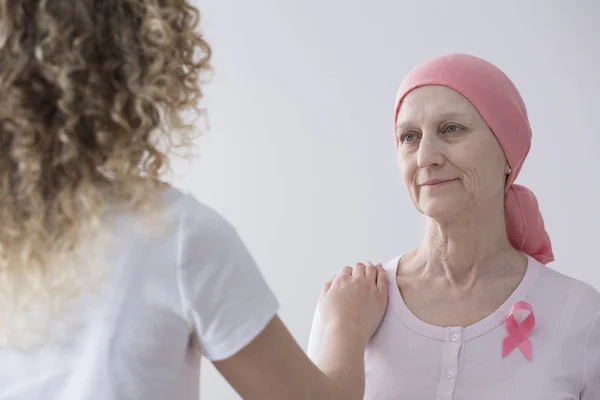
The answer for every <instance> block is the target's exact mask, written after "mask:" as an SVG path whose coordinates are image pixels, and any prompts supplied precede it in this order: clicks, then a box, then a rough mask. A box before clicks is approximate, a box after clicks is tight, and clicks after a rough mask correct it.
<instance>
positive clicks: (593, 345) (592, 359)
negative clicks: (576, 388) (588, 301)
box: [579, 311, 600, 400]
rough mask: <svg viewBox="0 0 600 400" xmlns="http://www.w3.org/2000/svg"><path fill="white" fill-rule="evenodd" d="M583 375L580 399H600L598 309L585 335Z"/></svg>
mask: <svg viewBox="0 0 600 400" xmlns="http://www.w3.org/2000/svg"><path fill="white" fill-rule="evenodd" d="M583 356H584V359H585V361H584V375H583V386H582V389H581V394H580V396H579V399H580V400H597V399H600V311H599V312H598V314H597V315H596V318H595V320H594V323H593V324H592V327H591V329H590V332H589V334H588V336H587V339H586V343H585V350H584V355H583Z"/></svg>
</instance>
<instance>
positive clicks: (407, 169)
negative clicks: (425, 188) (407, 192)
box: [398, 151, 418, 188]
mask: <svg viewBox="0 0 600 400" xmlns="http://www.w3.org/2000/svg"><path fill="white" fill-rule="evenodd" d="M398 166H399V167H400V172H401V173H402V180H403V181H404V183H405V184H406V186H407V187H409V188H410V186H411V185H412V182H413V181H414V176H415V174H416V172H417V169H418V168H417V161H416V159H414V157H411V156H410V155H407V154H403V153H402V152H401V151H398Z"/></svg>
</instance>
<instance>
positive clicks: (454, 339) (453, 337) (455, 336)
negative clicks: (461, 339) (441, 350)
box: [450, 333, 458, 342]
mask: <svg viewBox="0 0 600 400" xmlns="http://www.w3.org/2000/svg"><path fill="white" fill-rule="evenodd" d="M450 340H452V341H453V342H456V341H457V340H458V335H457V334H456V333H453V334H452V336H450Z"/></svg>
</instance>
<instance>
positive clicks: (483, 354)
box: [308, 257, 600, 400]
mask: <svg viewBox="0 0 600 400" xmlns="http://www.w3.org/2000/svg"><path fill="white" fill-rule="evenodd" d="M398 261H399V257H396V258H395V259H393V260H392V261H390V263H389V264H388V265H387V267H386V269H387V271H388V274H389V278H390V280H389V281H390V283H391V284H390V292H389V303H388V309H387V311H386V314H385V317H384V319H383V321H382V323H381V326H380V327H379V329H378V331H377V332H376V334H375V335H374V336H373V338H372V339H371V341H370V343H369V345H368V347H367V351H366V353H365V368H366V391H365V397H364V398H365V399H366V400H384V399H398V400H406V399H424V400H429V399H431V400H433V399H436V400H456V399H460V400H483V399H485V400H538V399H540V400H542V399H543V400H554V399H556V400H571V399H573V400H592V399H594V400H598V399H600V317H599V314H600V293H598V292H597V291H596V290H595V289H594V288H592V287H591V286H589V285H587V284H585V283H583V282H580V281H578V280H575V279H572V278H569V277H567V276H564V275H562V274H559V273H558V272H555V271H553V270H551V269H550V268H547V267H546V266H544V265H542V264H540V263H539V262H538V261H536V260H535V259H533V258H531V257H528V267H527V271H526V273H525V276H524V278H523V280H522V281H521V283H520V285H519V286H518V287H517V289H516V290H515V291H514V293H513V294H512V295H511V296H510V297H509V298H508V299H507V301H506V302H505V303H504V304H503V305H502V306H501V307H500V308H499V309H498V310H496V311H495V312H494V313H492V314H491V315H489V316H488V317H486V318H485V319H483V320H481V321H479V322H477V323H476V324H474V325H471V326H468V327H439V326H433V325H430V324H428V323H426V322H424V321H422V320H420V319H419V318H417V317H416V316H415V315H414V314H413V313H412V312H411V311H410V310H409V309H408V307H407V306H406V304H405V303H404V300H403V299H402V296H401V294H400V291H399V290H398V287H397V285H395V284H394V283H395V282H396V271H397V266H398ZM518 301H527V302H528V303H529V304H531V306H532V308H533V311H534V314H535V317H536V324H535V327H534V329H533V331H532V332H531V334H530V336H529V339H530V341H531V343H532V346H533V359H532V361H529V360H528V359H527V358H526V357H525V356H524V354H523V353H522V352H521V351H520V349H518V348H517V349H515V350H514V351H512V352H511V353H510V354H509V355H508V356H507V357H506V358H502V341H503V339H504V338H505V337H506V335H507V329H506V324H505V321H506V318H507V317H508V315H509V313H510V309H511V307H512V305H513V304H514V303H516V302H518ZM525 315H526V314H525ZM517 320H519V321H521V320H522V318H521V315H520V314H517ZM321 333H322V327H321V322H320V320H319V316H318V312H316V313H315V319H314V322H313V329H312V331H311V335H310V340H309V346H308V354H309V356H310V357H311V358H312V359H313V360H314V359H316V357H317V355H318V352H319V349H320V339H321Z"/></svg>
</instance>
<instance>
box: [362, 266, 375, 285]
mask: <svg viewBox="0 0 600 400" xmlns="http://www.w3.org/2000/svg"><path fill="white" fill-rule="evenodd" d="M365 277H366V278H367V281H369V282H372V283H373V284H376V283H377V267H375V266H374V265H373V263H372V262H368V263H367V269H366V271H365Z"/></svg>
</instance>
